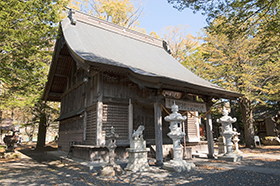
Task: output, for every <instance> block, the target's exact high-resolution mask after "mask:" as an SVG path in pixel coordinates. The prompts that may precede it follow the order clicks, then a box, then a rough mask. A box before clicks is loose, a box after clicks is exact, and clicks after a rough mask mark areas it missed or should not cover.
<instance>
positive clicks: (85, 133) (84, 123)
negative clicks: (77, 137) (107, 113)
mask: <svg viewBox="0 0 280 186" xmlns="http://www.w3.org/2000/svg"><path fill="white" fill-rule="evenodd" d="M83 127H84V131H83V142H84V141H86V135H87V111H86V110H85V111H84V119H83Z"/></svg>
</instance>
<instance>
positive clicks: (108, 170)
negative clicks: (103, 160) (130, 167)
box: [99, 126, 123, 176]
mask: <svg viewBox="0 0 280 186" xmlns="http://www.w3.org/2000/svg"><path fill="white" fill-rule="evenodd" d="M118 137H119V135H118V134H116V133H115V129H114V127H113V126H112V127H111V132H110V133H109V134H107V135H106V139H107V143H106V147H107V149H108V150H109V163H108V164H107V165H105V166H104V167H102V169H101V170H100V172H99V175H100V176H115V175H116V174H117V175H119V174H122V173H123V170H122V168H121V166H120V165H117V164H116V163H115V161H114V159H115V149H116V148H117V144H116V141H117V138H118Z"/></svg>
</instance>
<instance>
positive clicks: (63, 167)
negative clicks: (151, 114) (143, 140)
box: [0, 147, 280, 186]
mask: <svg viewBox="0 0 280 186" xmlns="http://www.w3.org/2000/svg"><path fill="white" fill-rule="evenodd" d="M241 150H243V151H244V154H243V157H244V160H243V161H242V162H237V163H233V164H241V165H248V166H263V167H266V168H276V169H280V159H279V158H280V157H279V156H280V154H279V152H278V150H280V147H279V148H278V150H275V151H274V153H271V158H268V157H265V158H262V155H264V154H269V153H264V152H260V151H259V152H258V153H257V152H252V150H250V149H249V150H250V151H249V152H246V150H248V149H241ZM22 152H23V153H24V154H26V155H28V156H24V155H23V156H22V158H21V159H12V160H9V161H7V160H6V159H5V160H4V159H0V164H1V165H0V185H3V186H6V185H7V186H8V185H34V186H37V185H40V186H42V185H98V186H99V185H216V186H218V185H222V186H224V185H254V186H255V185H256V186H257V185H280V176H279V175H274V174H263V173H256V172H252V171H241V170H228V169H224V168H217V167H211V166H207V165H203V166H199V165H197V166H196V171H193V172H184V173H176V172H168V171H166V170H164V169H161V168H159V167H155V166H151V169H150V171H147V172H141V173H130V172H126V173H124V174H122V175H121V176H115V177H100V176H97V173H90V172H88V171H86V170H85V169H83V168H82V167H80V166H78V164H75V163H73V164H62V163H61V161H60V160H59V159H58V158H57V157H55V156H51V155H49V154H48V155H45V154H37V153H34V151H30V150H27V151H24V150H23V151H22ZM270 152H271V150H270ZM250 153H252V154H250ZM214 161H218V160H214ZM226 163H228V162H226Z"/></svg>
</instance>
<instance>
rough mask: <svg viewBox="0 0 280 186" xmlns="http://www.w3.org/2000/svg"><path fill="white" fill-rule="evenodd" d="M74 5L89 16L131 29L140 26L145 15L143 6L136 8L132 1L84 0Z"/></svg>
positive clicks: (74, 2) (75, 2)
mask: <svg viewBox="0 0 280 186" xmlns="http://www.w3.org/2000/svg"><path fill="white" fill-rule="evenodd" d="M72 4H74V5H76V6H78V7H79V9H80V10H81V11H83V12H85V13H87V14H90V15H94V16H96V17H98V18H100V19H103V20H106V21H110V22H112V23H115V24H117V25H121V26H123V27H126V28H131V29H136V28H137V26H139V21H138V19H139V17H140V16H141V15H142V13H143V9H142V8H141V6H139V7H137V8H135V6H134V4H133V3H132V2H131V1H130V0H84V1H81V2H80V1H73V2H72Z"/></svg>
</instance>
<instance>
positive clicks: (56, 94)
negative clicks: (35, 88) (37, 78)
mask: <svg viewBox="0 0 280 186" xmlns="http://www.w3.org/2000/svg"><path fill="white" fill-rule="evenodd" d="M49 96H55V97H61V96H62V93H57V92H50V93H49Z"/></svg>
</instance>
